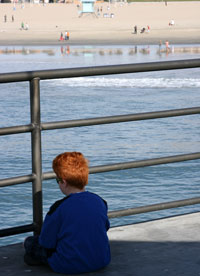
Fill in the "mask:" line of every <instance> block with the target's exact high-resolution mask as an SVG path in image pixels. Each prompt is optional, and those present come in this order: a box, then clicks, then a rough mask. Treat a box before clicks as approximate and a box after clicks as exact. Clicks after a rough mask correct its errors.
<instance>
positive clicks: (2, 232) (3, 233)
mask: <svg viewBox="0 0 200 276" xmlns="http://www.w3.org/2000/svg"><path fill="white" fill-rule="evenodd" d="M35 228H36V226H35V225H34V224H33V223H32V224H27V225H22V226H16V227H11V228H7V229H0V238H3V237H8V236H12V235H18V234H23V233H27V232H31V231H34V230H35Z"/></svg>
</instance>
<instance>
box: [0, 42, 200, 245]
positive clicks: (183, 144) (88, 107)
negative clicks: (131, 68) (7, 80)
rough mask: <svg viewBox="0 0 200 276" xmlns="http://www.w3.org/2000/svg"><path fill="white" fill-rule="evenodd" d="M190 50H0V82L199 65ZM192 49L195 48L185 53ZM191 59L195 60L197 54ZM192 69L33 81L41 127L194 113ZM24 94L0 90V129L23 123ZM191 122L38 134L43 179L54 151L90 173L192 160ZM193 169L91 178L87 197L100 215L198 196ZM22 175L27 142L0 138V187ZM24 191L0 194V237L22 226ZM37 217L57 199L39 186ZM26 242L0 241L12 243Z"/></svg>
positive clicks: (196, 96) (52, 188) (27, 199)
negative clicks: (66, 72)
mask: <svg viewBox="0 0 200 276" xmlns="http://www.w3.org/2000/svg"><path fill="white" fill-rule="evenodd" d="M190 47H191V45H190V46H188V45H181V46H180V45H176V46H174V47H173V51H172V52H171V53H169V54H166V53H165V52H164V51H162V50H163V49H164V47H163V49H159V47H158V46H156V45H154V46H138V47H130V46H120V45H118V46H101V47H98V46H92V47H91V46H70V47H65V46H63V47H62V46H53V47H51V46H49V47H19V46H18V47H7V48H5V47H0V64H1V66H0V73H5V72H19V71H29V70H42V69H54V68H55V69H57V68H70V67H82V66H84V67H87V66H95V65H110V64H126V63H140V62H152V61H165V60H180V59H192V58H200V51H197V50H196V51H194V50H193V51H191V48H190ZM192 47H193V49H200V45H193V46H192ZM198 52H199V53H198ZM199 73H200V69H184V70H172V71H166V72H164V71H161V72H148V73H136V74H122V75H110V76H97V77H86V78H74V79H60V80H47V81H41V89H40V91H41V119H42V122H50V121H59V120H68V119H69V120H70V119H80V118H92V117H100V116H110V115H120V114H130V113H138V112H149V111H159V110H168V109H177V108H187V107H195V106H198V105H199V102H200V93H199V91H200V74H199ZM29 109H30V103H29V84H28V83H25V82H22V83H11V84H0V127H6V126H14V125H22V124H28V123H29V122H30V112H29ZM199 123H200V118H199V115H192V116H183V117H177V118H165V119H157V120H148V121H138V122H127V123H119V124H111V125H100V126H90V127H81V128H72V129H63V130H52V131H44V132H43V133H42V166H43V172H47V171H51V170H52V169H51V163H52V160H53V158H54V157H55V156H56V155H57V154H59V153H61V152H64V151H81V152H83V154H84V155H85V156H86V157H87V158H88V159H89V162H90V165H91V166H96V165H106V164H112V163H118V162H122V161H125V162H126V161H133V160H142V159H150V158H155V157H163V156H168V155H175V154H185V153H193V152H197V151H199V150H200V128H199ZM199 165H200V161H199V160H194V161H189V162H182V163H175V164H167V165H160V166H152V167H146V168H138V169H130V170H124V171H117V172H109V173H101V174H93V175H90V177H89V184H88V187H87V190H89V191H91V192H95V193H98V194H99V195H100V196H102V197H103V198H104V199H105V200H106V201H107V202H108V206H109V211H111V210H118V209H123V208H130V207H137V206H144V205H149V204H154V203H160V202H168V201H173V200H179V199H186V198H192V197H196V196H199V195H200V191H199V184H200V170H199ZM29 173H31V140H30V134H29V133H28V134H18V135H10V136H9V135H8V136H1V137H0V179H3V178H8V177H14V176H20V175H24V174H29ZM31 192H32V188H31V183H27V184H23V185H16V186H11V187H4V188H1V189H0V228H1V229H2V228H7V227H12V226H18V225H23V224H29V223H31V222H32V194H31ZM43 196H44V199H43V204H44V215H45V213H46V212H47V210H48V208H49V206H50V205H51V204H52V203H53V202H54V201H56V200H58V199H60V198H61V197H63V195H62V194H61V192H60V191H59V190H58V186H57V183H56V181H55V180H49V181H44V183H43ZM195 211H199V205H196V206H190V207H184V208H177V209H171V210H165V211H160V212H152V213H147V214H141V215H136V216H128V217H124V218H118V219H112V220H111V226H116V225H124V224H130V223H137V222H140V221H146V220H151V219H157V218H162V217H166V216H171V215H177V214H183V213H188V212H195ZM25 236H27V234H23V235H18V236H13V237H7V238H2V239H1V240H0V245H5V244H8V243H14V242H19V241H21V240H23V238H24V237H25Z"/></svg>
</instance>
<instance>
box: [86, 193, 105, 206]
mask: <svg viewBox="0 0 200 276" xmlns="http://www.w3.org/2000/svg"><path fill="white" fill-rule="evenodd" d="M88 194H89V195H91V196H94V197H96V198H98V199H99V200H102V201H103V202H104V204H105V205H106V207H108V204H107V201H106V200H105V199H103V198H102V197H101V196H99V195H97V194H95V193H91V192H88Z"/></svg>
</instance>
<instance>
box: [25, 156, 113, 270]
mask: <svg viewBox="0 0 200 276" xmlns="http://www.w3.org/2000/svg"><path fill="white" fill-rule="evenodd" d="M53 170H54V172H55V173H56V175H57V182H58V185H59V187H60V190H61V191H62V192H63V194H64V195H66V197H64V198H63V199H61V200H58V201H56V202H55V203H54V204H53V205H52V206H51V207H50V210H49V212H48V213H47V215H46V217H45V220H44V224H43V227H42V231H41V234H40V236H39V237H28V238H27V239H26V240H25V242H24V247H25V250H26V254H25V256H24V260H25V262H26V263H27V264H29V265H39V264H48V265H49V266H50V267H51V269H52V270H53V271H55V272H58V273H64V274H79V273H85V272H92V271H96V270H98V269H101V268H103V267H105V266H106V265H108V264H109V262H110V246H109V241H108V237H107V231H108V229H109V226H110V224H109V220H108V217H107V203H106V201H104V200H103V199H102V198H101V197H99V196H98V195H96V194H93V193H90V192H87V191H85V186H86V185H87V183H88V173H89V169H88V163H87V160H86V159H85V158H84V156H83V155H82V154H81V153H79V152H65V153H62V154H59V155H58V156H57V157H56V158H55V159H54V160H53Z"/></svg>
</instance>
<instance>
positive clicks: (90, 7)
mask: <svg viewBox="0 0 200 276" xmlns="http://www.w3.org/2000/svg"><path fill="white" fill-rule="evenodd" d="M95 1H96V0H81V3H82V10H81V11H80V15H79V17H81V16H83V15H85V14H87V15H94V16H96V14H95V11H94V3H95Z"/></svg>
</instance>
